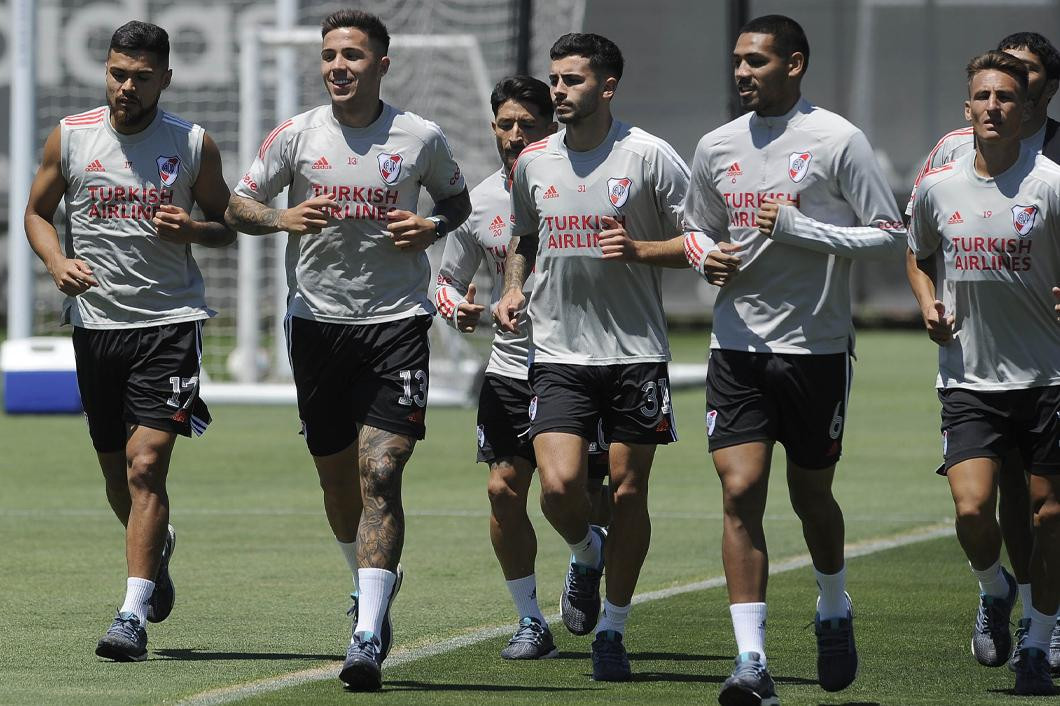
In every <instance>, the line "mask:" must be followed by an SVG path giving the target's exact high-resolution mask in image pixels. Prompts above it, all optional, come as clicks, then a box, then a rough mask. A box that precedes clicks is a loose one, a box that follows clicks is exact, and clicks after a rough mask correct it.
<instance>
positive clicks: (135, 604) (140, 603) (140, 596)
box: [118, 576, 155, 627]
mask: <svg viewBox="0 0 1060 706" xmlns="http://www.w3.org/2000/svg"><path fill="white" fill-rule="evenodd" d="M154 592H155V582H154V581H148V580H147V579H140V578H135V577H133V576H130V577H129V578H128V580H126V582H125V602H124V603H122V604H121V608H120V609H119V610H118V612H119V613H133V614H134V615H135V616H136V617H137V618H139V619H140V625H142V626H144V627H147V603H148V601H150V600H151V594H152V593H154Z"/></svg>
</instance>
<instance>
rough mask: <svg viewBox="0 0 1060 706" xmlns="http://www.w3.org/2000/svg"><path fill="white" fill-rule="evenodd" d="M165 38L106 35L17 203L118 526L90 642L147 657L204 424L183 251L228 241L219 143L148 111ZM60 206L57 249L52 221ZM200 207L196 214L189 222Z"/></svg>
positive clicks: (149, 29) (150, 32)
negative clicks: (102, 60)
mask: <svg viewBox="0 0 1060 706" xmlns="http://www.w3.org/2000/svg"><path fill="white" fill-rule="evenodd" d="M172 76H173V72H172V70H170V68H169V35H168V34H166V31H165V30H164V29H162V28H161V27H158V26H156V25H152V24H147V23H144V22H128V23H126V24H124V25H122V26H121V27H119V28H118V29H117V30H116V31H115V32H114V34H113V36H112V37H111V40H110V48H109V50H108V52H107V62H106V97H107V104H106V105H104V106H101V107H99V108H96V109H94V110H90V111H88V112H85V113H81V114H79V115H72V116H69V117H66V118H63V119H62V120H61V121H60V123H59V126H58V127H56V128H55V129H54V130H53V131H52V132H51V134H50V135H49V136H48V139H47V141H46V142H45V143H44V155H43V159H42V160H41V166H40V169H39V170H38V171H37V176H36V178H35V179H34V180H33V185H32V187H31V189H30V195H29V204H28V205H27V206H26V221H25V225H26V235H27V236H28V238H29V241H30V244H31V245H32V247H33V250H34V252H36V253H37V256H38V257H39V258H40V259H41V261H42V262H44V265H45V266H46V267H47V269H48V273H49V274H51V276H52V279H53V280H54V281H55V286H56V287H58V288H59V291H61V292H62V293H63V294H66V295H67V299H66V302H65V303H64V305H63V323H67V324H71V325H72V326H73V327H74V328H73V342H74V353H75V355H76V358H77V384H78V388H79V389H80V391H81V402H82V403H83V404H84V408H85V415H86V417H87V418H88V430H89V436H90V437H91V438H92V446H93V447H94V448H95V450H96V456H97V458H98V459H99V465H100V468H102V470H103V478H104V481H105V483H106V489H107V500H108V501H109V502H110V506H111V509H112V510H114V514H115V515H117V516H118V519H119V520H121V522H122V524H123V525H125V528H126V531H125V553H126V560H127V562H128V570H129V573H128V579H127V581H126V591H125V601H124V602H123V603H122V605H121V608H119V609H118V615H117V617H116V618H115V619H114V623H113V624H112V625H111V627H110V629H109V630H107V633H106V635H104V636H103V638H102V639H101V640H100V641H99V644H98V645H97V646H96V654H97V655H99V656H100V657H105V658H107V659H113V660H117V661H122V662H127V661H132V662H139V661H141V660H144V659H147V632H146V630H145V628H146V625H147V622H148V621H150V622H160V621H162V620H165V619H166V617H167V616H168V615H169V613H170V611H171V610H172V608H173V601H174V597H175V591H174V588H173V581H172V579H171V578H170V575H169V560H170V559H171V558H172V556H173V549H174V547H175V545H176V533H175V532H174V531H173V527H172V526H170V525H169V496H168V494H167V492H166V476H167V475H168V473H169V461H170V455H171V453H172V451H173V444H174V441H175V440H176V437H177V435H178V434H180V435H183V436H190V435H191V433H192V432H195V434H197V435H198V434H202V433H203V432H204V431H205V430H206V425H207V424H209V423H210V415H209V412H208V411H207V409H206V405H205V404H203V402H202V400H201V399H199V367H200V362H201V361H200V358H201V354H202V322H203V320H204V319H208V318H209V317H211V316H213V313H214V312H212V311H210V309H208V308H207V307H206V294H205V287H204V285H203V279H202V275H201V274H200V272H199V268H198V266H197V265H196V264H195V259H194V257H192V250H191V245H192V244H195V245H204V246H206V247H221V246H224V245H228V244H230V243H232V242H233V240H234V239H235V233H233V232H232V231H231V230H229V229H228V228H227V227H226V226H225V225H224V211H225V205H226V204H227V202H228V187H227V186H226V185H225V181H224V177H223V176H222V174H221V156H220V153H219V152H218V150H217V145H216V144H214V142H213V140H212V139H210V137H209V136H208V135H207V134H206V133H205V132H204V131H203V129H202V128H201V127H199V126H198V125H193V124H191V123H189V122H186V121H185V120H183V119H181V118H179V117H177V116H176V115H173V114H172V113H168V112H166V111H164V110H162V109H161V108H159V107H158V100H159V97H160V96H161V94H162V91H163V90H165V89H166V88H167V87H168V86H169V83H170V81H171V79H172ZM60 201H64V202H65V204H66V213H67V224H68V228H67V232H66V241H65V247H60V245H59V239H58V234H57V232H56V229H55V226H54V225H53V222H52V220H53V218H54V216H55V210H56V208H58V205H59V202H60ZM193 204H198V206H199V208H200V209H201V210H202V212H203V216H204V220H201V221H199V220H194V219H192V218H191V216H189V212H190V211H191V210H192V205H193Z"/></svg>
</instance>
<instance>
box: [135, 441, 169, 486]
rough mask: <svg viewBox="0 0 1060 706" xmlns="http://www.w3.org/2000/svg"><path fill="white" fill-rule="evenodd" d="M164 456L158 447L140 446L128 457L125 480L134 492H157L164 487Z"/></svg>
mask: <svg viewBox="0 0 1060 706" xmlns="http://www.w3.org/2000/svg"><path fill="white" fill-rule="evenodd" d="M164 461H165V458H164V454H162V453H161V452H160V451H159V450H158V449H155V448H153V447H150V446H142V447H140V448H138V449H136V450H135V451H134V452H133V453H132V454H131V455H130V456H129V459H128V471H127V482H128V485H129V489H130V490H132V491H135V492H145V493H159V492H162V491H163V490H164V489H165V479H166V470H167V469H166V468H165V463H164Z"/></svg>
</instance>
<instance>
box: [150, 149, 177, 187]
mask: <svg viewBox="0 0 1060 706" xmlns="http://www.w3.org/2000/svg"><path fill="white" fill-rule="evenodd" d="M155 161H156V162H158V176H159V178H161V179H162V184H163V185H165V186H173V182H175V181H176V180H177V176H178V175H179V174H180V157H176V156H174V157H159V158H158V159H157V160H155Z"/></svg>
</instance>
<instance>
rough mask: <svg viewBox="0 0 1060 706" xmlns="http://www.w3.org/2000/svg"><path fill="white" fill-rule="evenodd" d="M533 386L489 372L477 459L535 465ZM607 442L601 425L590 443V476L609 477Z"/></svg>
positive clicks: (482, 394)
mask: <svg viewBox="0 0 1060 706" xmlns="http://www.w3.org/2000/svg"><path fill="white" fill-rule="evenodd" d="M533 397H534V393H533V391H532V390H531V389H530V383H529V382H527V381H526V380H521V379H519V378H514V377H509V376H507V375H498V374H496V373H486V376H485V378H484V379H483V380H482V389H481V390H480V392H479V398H478V428H477V435H478V460H479V461H481V462H483V463H489V464H492V463H494V462H496V461H498V460H500V459H504V458H513V457H519V458H525V459H527V460H528V461H530V462H531V463H532V464H534V465H535V466H536V465H537V460H536V459H535V457H534V445H533V444H532V443H531V442H530V401H531V400H532V399H533ZM607 449H608V443H607V440H606V437H604V435H603V428H602V425H601V424H600V423H599V421H598V422H597V435H596V436H595V437H594V438H593V439H592V440H591V441H590V444H589V477H590V478H604V477H606V476H607Z"/></svg>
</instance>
